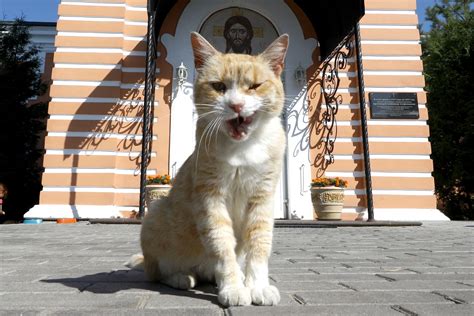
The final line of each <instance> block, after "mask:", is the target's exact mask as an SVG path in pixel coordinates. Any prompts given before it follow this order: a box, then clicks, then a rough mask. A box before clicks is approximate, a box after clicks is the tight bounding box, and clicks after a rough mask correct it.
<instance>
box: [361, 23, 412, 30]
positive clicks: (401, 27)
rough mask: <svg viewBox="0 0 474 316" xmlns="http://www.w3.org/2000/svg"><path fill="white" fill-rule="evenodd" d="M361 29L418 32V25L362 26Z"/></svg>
mask: <svg viewBox="0 0 474 316" xmlns="http://www.w3.org/2000/svg"><path fill="white" fill-rule="evenodd" d="M360 28H361V29H390V30H416V29H417V27H416V25H401V24H361V25H360Z"/></svg>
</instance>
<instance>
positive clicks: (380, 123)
mask: <svg viewBox="0 0 474 316" xmlns="http://www.w3.org/2000/svg"><path fill="white" fill-rule="evenodd" d="M356 122H359V121H356ZM367 125H372V126H427V124H426V120H414V121H408V120H407V121H404V120H400V121H399V120H396V121H390V120H368V121H367Z"/></svg>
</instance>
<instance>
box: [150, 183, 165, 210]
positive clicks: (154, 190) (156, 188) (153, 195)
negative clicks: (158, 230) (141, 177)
mask: <svg viewBox="0 0 474 316" xmlns="http://www.w3.org/2000/svg"><path fill="white" fill-rule="evenodd" d="M170 189H171V185H169V184H147V185H146V186H145V194H146V205H147V207H150V205H151V202H152V201H154V200H158V199H161V198H162V197H165V196H168V193H169V190H170Z"/></svg>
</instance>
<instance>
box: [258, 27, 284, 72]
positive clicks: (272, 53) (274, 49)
mask: <svg viewBox="0 0 474 316" xmlns="http://www.w3.org/2000/svg"><path fill="white" fill-rule="evenodd" d="M288 39H289V36H288V34H283V35H281V36H280V37H279V38H277V39H276V40H274V41H273V43H271V44H270V46H268V47H267V49H265V51H264V52H263V53H262V54H261V56H262V57H263V58H265V59H266V60H267V61H268V62H269V63H270V67H272V70H273V72H274V73H275V75H276V76H280V75H281V72H282V71H283V68H284V66H285V56H286V51H287V50H288Z"/></svg>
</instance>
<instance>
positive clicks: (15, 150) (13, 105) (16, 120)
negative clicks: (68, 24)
mask: <svg viewBox="0 0 474 316" xmlns="http://www.w3.org/2000/svg"><path fill="white" fill-rule="evenodd" d="M38 53H39V51H38V48H37V47H35V46H34V45H32V44H31V42H30V34H29V30H28V26H26V25H25V23H24V22H23V20H21V19H17V20H16V21H15V22H13V23H11V24H5V23H3V24H1V25H0V91H1V93H0V95H1V96H2V97H1V98H0V181H1V182H3V183H5V184H6V185H7V186H8V189H9V190H8V191H9V196H8V199H6V200H5V210H6V212H7V215H9V217H10V219H14V220H20V219H21V218H22V216H23V214H24V213H25V212H26V211H27V210H28V209H29V208H31V207H32V206H33V205H35V204H37V203H38V197H39V191H40V190H41V172H42V168H41V167H40V164H39V159H40V158H41V157H42V154H43V150H42V149H41V147H40V146H39V144H38V141H39V139H40V137H41V133H42V132H43V131H44V130H45V121H44V119H45V118H46V115H47V108H46V104H45V103H41V102H35V99H36V97H38V96H40V95H42V94H43V93H44V92H45V90H46V85H45V84H44V83H42V82H41V73H40V65H41V60H40V58H39V55H38Z"/></svg>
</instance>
